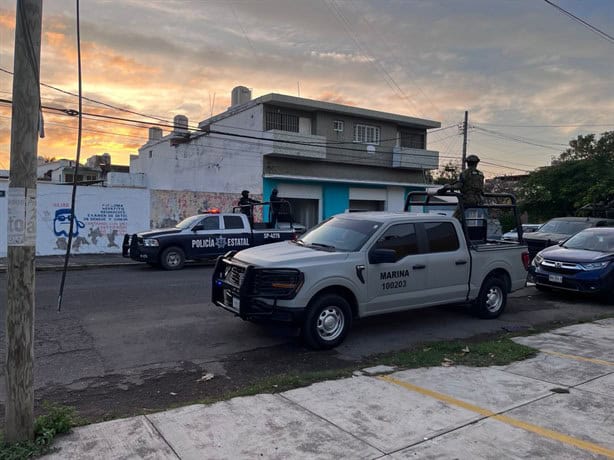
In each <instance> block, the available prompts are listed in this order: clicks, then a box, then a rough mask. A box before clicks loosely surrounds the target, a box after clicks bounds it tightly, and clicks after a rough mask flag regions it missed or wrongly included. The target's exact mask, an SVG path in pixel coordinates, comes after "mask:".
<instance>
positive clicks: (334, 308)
mask: <svg viewBox="0 0 614 460" xmlns="http://www.w3.org/2000/svg"><path fill="white" fill-rule="evenodd" d="M351 325H352V311H351V309H350V305H349V304H348V302H347V300H345V299H344V298H343V297H341V296H339V295H336V294H325V295H322V296H321V297H318V298H317V299H316V300H315V301H314V302H312V304H311V306H310V307H309V310H308V311H307V316H306V317H305V320H304V323H303V329H302V335H303V339H304V340H305V342H306V344H307V345H308V346H309V347H310V348H314V349H319V350H322V349H329V348H334V347H336V346H337V345H339V344H340V343H341V342H343V340H344V339H345V336H346V335H347V333H348V331H349V329H350V326H351Z"/></svg>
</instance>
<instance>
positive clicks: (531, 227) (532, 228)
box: [501, 224, 544, 241]
mask: <svg viewBox="0 0 614 460" xmlns="http://www.w3.org/2000/svg"><path fill="white" fill-rule="evenodd" d="M542 225H544V224H522V233H523V234H524V233H533V232H536V231H537V230H539V228H540V227H541V226H542ZM501 238H503V239H504V240H507V241H518V230H517V229H514V230H511V231H509V232H506V233H504V234H503V236H502V237H501Z"/></svg>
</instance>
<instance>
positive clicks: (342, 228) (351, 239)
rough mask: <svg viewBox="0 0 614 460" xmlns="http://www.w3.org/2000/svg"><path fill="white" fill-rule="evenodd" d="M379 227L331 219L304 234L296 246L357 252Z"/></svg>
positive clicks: (351, 220) (368, 222) (369, 223)
mask: <svg viewBox="0 0 614 460" xmlns="http://www.w3.org/2000/svg"><path fill="white" fill-rule="evenodd" d="M380 226H381V223H379V222H373V221H369V220H356V219H344V218H341V217H333V218H331V219H328V220H326V221H324V222H322V223H321V224H320V225H318V226H317V227H314V228H312V229H311V230H309V231H308V232H307V233H305V234H304V235H303V236H302V237H301V238H300V239H299V240H297V244H302V245H305V246H310V247H313V248H315V249H320V248H321V249H325V250H334V251H342V252H354V251H358V250H359V249H360V248H361V247H362V245H363V244H365V242H366V241H367V240H368V239H369V238H370V237H371V235H373V233H375V231H376V230H377V229H378V228H379V227H380Z"/></svg>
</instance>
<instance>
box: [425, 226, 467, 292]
mask: <svg viewBox="0 0 614 460" xmlns="http://www.w3.org/2000/svg"><path fill="white" fill-rule="evenodd" d="M423 228H424V232H425V234H426V235H425V238H426V242H427V248H426V251H427V254H426V266H427V269H426V273H427V279H426V284H425V287H426V289H427V290H428V292H427V294H426V300H427V302H428V303H453V302H461V301H464V300H465V299H466V297H467V290H468V281H469V269H470V260H469V254H468V252H467V249H466V248H465V246H464V245H462V246H461V244H460V240H459V237H458V234H457V231H456V228H455V227H454V224H452V222H427V223H425V224H424V225H423ZM444 301H445V302H444Z"/></svg>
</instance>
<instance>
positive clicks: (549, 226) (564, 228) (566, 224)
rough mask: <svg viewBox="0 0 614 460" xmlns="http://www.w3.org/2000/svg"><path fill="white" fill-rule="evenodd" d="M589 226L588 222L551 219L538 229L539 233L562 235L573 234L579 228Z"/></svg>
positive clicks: (582, 228)
mask: <svg viewBox="0 0 614 460" xmlns="http://www.w3.org/2000/svg"><path fill="white" fill-rule="evenodd" d="M590 226H591V223H590V222H577V221H569V220H551V221H550V222H548V223H546V224H544V226H543V227H542V228H540V229H539V230H538V231H539V233H560V234H562V235H573V234H574V233H578V232H579V231H580V230H584V229H585V228H589V227H590Z"/></svg>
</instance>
